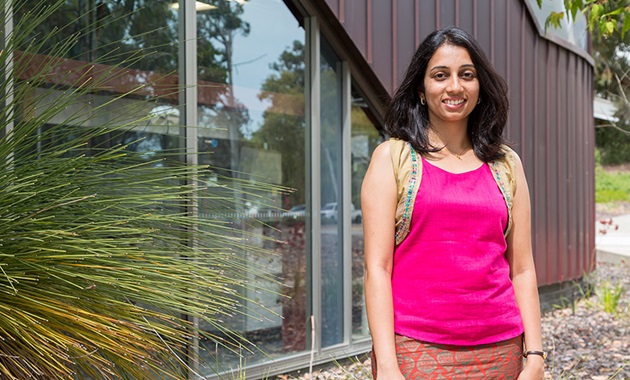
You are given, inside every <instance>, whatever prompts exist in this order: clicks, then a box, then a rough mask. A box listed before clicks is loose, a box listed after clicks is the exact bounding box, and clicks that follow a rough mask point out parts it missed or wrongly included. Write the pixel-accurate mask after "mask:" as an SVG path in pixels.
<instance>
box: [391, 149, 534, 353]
mask: <svg viewBox="0 0 630 380" xmlns="http://www.w3.org/2000/svg"><path fill="white" fill-rule="evenodd" d="M422 161H423V165H422V181H421V182H420V188H419V189H418V195H417V197H416V202H415V206H414V208H413V215H412V218H411V228H410V231H409V235H407V237H406V238H405V240H403V242H402V243H401V244H400V245H398V246H397V247H396V249H395V251H394V267H393V273H392V294H393V300H394V330H395V332H396V333H397V334H400V335H404V336H408V337H411V338H414V339H418V340H423V341H426V342H431V343H440V344H453V345H463V346H466V345H478V344H486V343H495V342H499V341H502V340H506V339H510V338H514V337H516V336H518V335H520V334H522V333H523V322H522V320H521V316H520V312H519V309H518V306H517V304H516V301H515V298H514V288H513V286H512V281H511V280H510V268H509V266H508V261H507V259H506V257H505V251H506V248H507V243H506V241H505V237H504V235H503V232H504V230H505V228H506V227H507V222H508V215H507V206H506V205H505V200H504V199H503V195H502V194H501V191H500V190H499V188H498V187H497V183H496V182H495V180H494V178H493V177H492V172H491V170H490V168H489V167H488V165H487V164H485V163H484V164H483V165H482V166H481V167H479V168H478V169H475V170H472V171H469V172H465V173H461V174H454V173H450V172H447V171H445V170H442V169H440V168H438V167H436V166H434V165H433V164H431V163H430V162H428V161H427V160H425V159H424V158H422Z"/></svg>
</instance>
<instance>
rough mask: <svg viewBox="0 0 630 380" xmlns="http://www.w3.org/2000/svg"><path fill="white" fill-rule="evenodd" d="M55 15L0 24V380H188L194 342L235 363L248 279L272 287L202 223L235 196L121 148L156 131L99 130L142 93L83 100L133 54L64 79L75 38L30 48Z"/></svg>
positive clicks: (194, 171)
mask: <svg viewBox="0 0 630 380" xmlns="http://www.w3.org/2000/svg"><path fill="white" fill-rule="evenodd" d="M8 1H9V0H6V1H2V2H0V3H1V4H2V5H3V9H5V10H6V9H9V8H8V5H9V4H7V2H8ZM46 3H47V2H46ZM60 3H61V2H60ZM13 6H14V7H20V6H24V3H21V2H19V1H17V2H16V3H15V4H13ZM54 10H55V6H54V5H50V4H48V5H46V6H41V7H36V8H33V9H31V10H30V11H29V12H26V13H25V14H26V15H27V16H28V17H21V18H20V19H15V20H12V19H11V17H7V13H5V14H4V17H3V18H2V20H1V21H2V23H3V24H5V25H6V24H7V23H14V25H13V33H11V34H6V35H4V36H3V37H4V46H3V50H2V51H1V52H0V70H1V71H2V75H3V76H4V78H3V79H4V80H2V81H0V87H1V88H0V92H1V99H0V103H1V104H2V106H1V107H0V120H1V121H2V123H3V125H2V127H3V128H2V133H1V134H0V136H1V137H2V138H1V139H0V377H1V378H7V379H26V378H41V379H62V378H90V379H120V378H122V379H146V378H155V379H161V378H168V379H171V378H188V376H189V375H190V374H191V373H192V374H193V376H195V375H194V374H195V371H197V368H198V363H197V362H196V360H197V359H196V356H195V354H194V349H193V348H194V347H195V342H196V341H198V340H199V339H202V340H203V339H213V340H216V341H217V343H218V344H222V345H225V346H226V347H227V348H228V349H229V348H230V347H234V348H235V351H238V346H237V345H238V344H239V343H242V340H240V339H239V337H238V336H236V335H235V334H233V333H231V332H230V331H229V330H228V329H227V327H225V324H224V323H223V322H222V321H223V320H225V319H226V318H229V317H230V316H232V315H234V314H236V313H242V312H243V311H242V310H243V308H242V307H240V306H239V305H240V303H242V301H243V299H242V298H243V296H242V294H244V293H243V292H241V291H240V290H241V289H242V288H244V287H253V286H256V284H254V283H250V282H248V280H247V278H252V275H253V274H255V275H256V276H259V277H258V278H260V276H262V277H269V276H267V274H266V273H264V270H263V269H258V270H259V271H260V272H259V273H252V271H254V270H255V269H253V268H252V267H251V266H249V265H247V263H246V262H244V260H243V259H241V257H242V256H241V255H239V252H240V251H241V250H243V249H247V250H248V252H250V253H252V252H254V253H256V252H257V253H258V254H263V255H264V254H266V253H265V252H262V251H260V250H257V249H256V248H255V247H252V246H248V245H247V236H243V232H242V230H241V229H239V226H238V224H235V223H234V220H229V219H225V218H224V219H223V220H222V219H221V218H218V217H217V218H203V219H202V218H199V217H198V216H197V214H198V212H197V205H198V204H199V203H203V204H204V207H205V209H204V212H205V213H206V214H211V215H229V213H230V212H232V211H233V210H232V209H233V208H234V207H235V202H234V201H233V199H234V198H233V195H234V191H235V190H232V189H230V188H229V187H226V186H223V185H221V186H213V187H211V188H208V187H207V186H206V184H202V183H201V182H200V181H198V178H199V176H200V173H206V172H207V171H209V170H210V169H209V168H205V167H199V166H191V165H186V164H185V163H183V162H182V160H181V159H180V157H182V154H181V153H182V152H180V151H178V150H177V149H176V148H173V149H171V150H168V151H160V152H157V153H156V152H147V151H145V152H138V151H133V150H131V149H129V145H130V144H134V143H137V142H138V141H126V142H125V140H124V139H121V138H120V137H121V136H123V135H124V134H125V132H126V131H128V130H130V129H134V128H137V126H138V125H139V124H141V123H143V122H145V121H146V120H143V117H149V116H138V117H133V118H131V117H130V116H129V115H136V114H138V112H135V111H134V110H132V109H129V110H124V112H123V111H121V112H120V113H121V114H124V115H125V117H124V119H122V118H120V119H118V120H116V118H115V117H109V118H99V117H98V114H99V113H103V112H108V110H109V109H111V107H112V105H114V106H115V104H116V102H118V101H119V100H120V99H123V98H126V97H130V96H131V95H133V93H134V91H137V90H138V91H139V90H141V89H140V88H138V89H132V90H130V91H129V93H126V94H119V95H117V96H115V97H110V100H109V101H108V102H104V103H99V104H92V103H90V102H89V101H87V100H86V99H89V97H90V95H93V94H95V93H98V92H99V91H102V88H104V87H106V86H107V83H108V81H111V80H112V78H115V77H116V76H117V75H124V73H125V70H124V68H125V66H126V65H129V64H130V63H132V62H133V60H134V59H139V56H140V55H138V54H136V55H134V54H129V52H126V55H125V57H126V58H125V59H124V60H123V62H122V63H121V64H118V65H117V66H116V67H113V66H112V65H107V66H106V67H107V70H106V71H104V70H101V71H99V69H98V67H99V66H98V65H95V64H94V63H93V62H92V63H90V64H85V65H84V66H82V67H75V68H74V69H73V70H71V71H67V70H66V71H64V70H63V64H64V62H65V61H64V60H63V59H61V58H59V57H64V55H65V54H66V53H67V52H68V51H69V50H70V49H71V48H72V47H73V46H74V45H75V44H76V43H77V41H78V38H80V33H79V34H73V35H72V37H70V38H67V39H63V40H61V42H56V43H55V44H54V48H52V49H49V48H48V49H47V50H46V51H45V52H42V49H43V46H45V44H46V41H50V39H51V38H54V33H55V32H54V31H53V32H51V33H50V34H49V35H40V36H39V37H38V38H35V39H34V38H30V37H29V36H32V35H33V32H34V31H35V29H36V27H37V25H40V24H41V23H43V22H45V21H46V19H47V17H48V16H50V14H51V13H52V12H54ZM5 30H7V29H6V28H5ZM56 30H60V29H56ZM42 53H45V54H42ZM112 54H115V53H112ZM33 68H35V70H34V69H33ZM27 69H28V70H29V71H28V72H24V70H27ZM60 76H66V78H65V79H64V80H62V81H60V80H56V81H51V80H50V78H51V77H55V78H57V79H58V78H59V77H60ZM55 83H56V84H55ZM59 83H64V84H63V85H62V84H59ZM68 83H71V85H68ZM146 101H151V99H147V100H146ZM140 103H142V102H140ZM133 104H136V106H137V104H138V102H135V103H133ZM134 112H135V113H134ZM101 119H102V120H106V121H105V122H103V123H100V122H99V123H96V124H97V125H94V124H95V123H94V121H95V120H101ZM88 121H90V122H91V124H92V125H93V127H90V128H87V127H85V126H84V125H86V124H89V123H88ZM149 153H150V154H149ZM237 187H238V191H239V192H243V191H251V192H257V191H261V190H263V191H266V190H270V189H269V188H266V189H262V186H261V185H256V184H251V183H248V182H242V183H240V184H239V185H238V186H237ZM275 190H277V189H275ZM251 304H252V303H249V305H251ZM248 312H249V313H255V312H256V310H253V309H250V310H248Z"/></svg>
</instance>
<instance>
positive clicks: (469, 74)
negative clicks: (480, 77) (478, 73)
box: [461, 71, 475, 79]
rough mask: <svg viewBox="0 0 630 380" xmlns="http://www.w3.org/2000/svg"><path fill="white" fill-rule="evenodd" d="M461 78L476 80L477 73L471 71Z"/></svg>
mask: <svg viewBox="0 0 630 380" xmlns="http://www.w3.org/2000/svg"><path fill="white" fill-rule="evenodd" d="M461 76H462V78H464V79H474V78H475V73H473V72H471V71H466V72H464V73H463V74H462V75H461Z"/></svg>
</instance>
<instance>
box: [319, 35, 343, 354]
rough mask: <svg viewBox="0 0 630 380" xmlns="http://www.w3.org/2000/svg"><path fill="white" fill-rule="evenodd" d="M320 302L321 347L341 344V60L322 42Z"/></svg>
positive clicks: (325, 42)
mask: <svg viewBox="0 0 630 380" xmlns="http://www.w3.org/2000/svg"><path fill="white" fill-rule="evenodd" d="M320 60H321V67H320V76H321V84H320V85H321V115H320V122H321V144H320V149H321V153H320V154H321V166H320V171H321V187H320V191H321V199H322V209H321V211H320V215H321V221H322V227H321V247H322V248H321V274H322V277H321V294H322V296H321V299H322V301H321V302H322V305H321V308H322V312H321V315H322V321H321V327H322V330H321V341H322V347H328V346H331V345H333V344H337V343H341V342H343V338H344V331H343V317H344V314H343V310H344V308H343V264H344V263H343V252H342V249H343V244H342V233H341V231H342V229H341V225H342V218H341V215H342V212H341V210H342V202H341V199H342V186H343V178H342V176H341V173H342V168H341V141H342V127H343V125H342V120H343V119H342V108H341V105H342V91H341V83H342V78H341V61H340V60H339V58H338V57H337V56H336V54H335V53H334V52H333V50H332V48H331V47H330V46H329V45H328V43H327V41H326V40H324V39H322V41H321V58H320Z"/></svg>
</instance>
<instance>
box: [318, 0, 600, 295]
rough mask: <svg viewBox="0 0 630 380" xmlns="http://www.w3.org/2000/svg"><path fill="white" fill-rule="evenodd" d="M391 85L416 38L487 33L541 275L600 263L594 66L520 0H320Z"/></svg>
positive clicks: (579, 272)
mask: <svg viewBox="0 0 630 380" xmlns="http://www.w3.org/2000/svg"><path fill="white" fill-rule="evenodd" d="M324 1H325V2H326V5H327V7H328V8H329V10H330V11H331V13H334V14H335V16H336V18H337V20H338V21H339V24H340V25H341V26H342V27H343V29H344V30H345V31H346V33H347V34H348V36H349V37H350V39H352V41H353V42H354V45H355V46H356V49H355V50H358V51H359V52H360V54H362V55H363V58H364V59H365V60H366V61H367V63H368V64H369V66H370V67H371V69H372V70H373V71H374V72H375V74H376V76H377V77H378V78H379V79H380V81H381V83H382V85H383V86H384V88H385V89H386V90H387V91H388V92H389V93H390V94H391V93H392V92H393V91H394V89H395V87H396V86H397V84H398V83H399V82H400V80H401V77H402V76H403V74H404V70H405V68H406V66H407V64H408V62H409V60H410V58H411V55H412V54H413V52H414V50H415V48H416V46H417V45H418V44H419V43H420V42H421V41H422V39H424V37H425V36H426V35H427V34H428V33H430V32H431V31H433V30H434V29H436V28H439V27H443V26H448V25H456V26H459V27H461V28H463V29H465V30H467V31H469V32H471V33H472V34H473V35H474V36H475V37H476V38H477V39H478V41H479V42H480V43H481V45H482V46H483V48H484V49H485V51H486V53H487V54H488V56H489V57H490V58H491V60H492V62H493V63H494V65H495V67H496V68H497V70H498V71H499V72H500V73H501V74H502V75H503V76H504V78H506V80H507V81H508V85H509V88H510V99H511V106H512V108H511V116H510V123H509V127H508V131H507V136H508V138H509V140H510V141H511V142H512V143H513V146H514V148H515V150H516V151H517V152H518V153H519V154H520V156H521V158H522V159H523V163H524V166H525V171H526V175H527V178H528V182H529V186H530V191H531V194H532V219H533V233H532V234H533V243H534V252H535V260H536V265H537V270H538V278H539V283H540V285H549V284H555V283H560V282H563V281H566V280H573V279H577V278H580V277H581V276H583V275H584V274H585V273H587V272H590V271H591V270H592V269H593V265H594V261H595V260H594V245H595V244H594V242H595V236H594V233H595V232H594V222H595V220H594V218H595V209H594V163H593V152H594V143H595V141H594V140H595V139H594V121H593V117H592V115H593V109H592V107H593V105H592V104H593V102H592V99H593V98H592V96H593V84H592V83H593V69H592V66H591V64H590V62H589V61H588V60H587V59H586V58H584V57H583V56H580V55H579V54H576V53H575V52H573V51H571V50H568V49H566V48H564V47H562V46H561V45H559V44H556V43H554V42H552V41H550V40H548V39H545V38H542V37H540V34H539V32H538V29H537V27H536V24H535V23H534V20H533V19H532V18H531V16H530V13H529V11H528V9H527V6H526V5H525V3H524V2H523V1H520V0H494V1H493V0H324Z"/></svg>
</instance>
